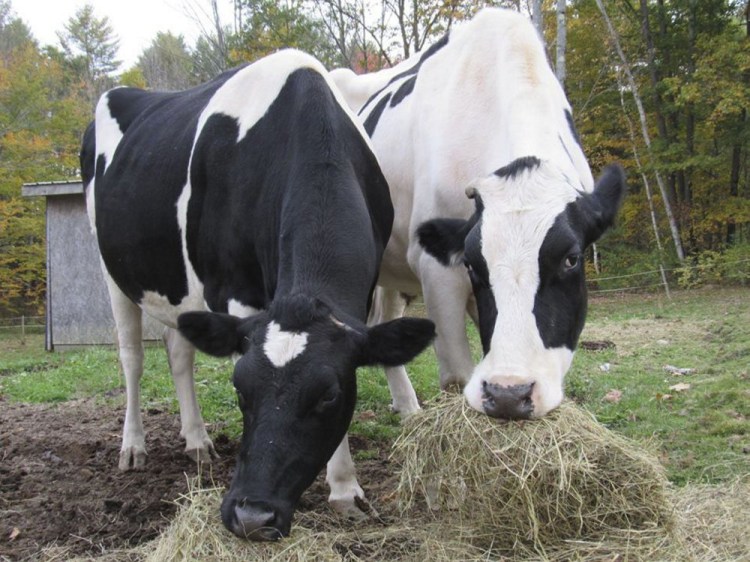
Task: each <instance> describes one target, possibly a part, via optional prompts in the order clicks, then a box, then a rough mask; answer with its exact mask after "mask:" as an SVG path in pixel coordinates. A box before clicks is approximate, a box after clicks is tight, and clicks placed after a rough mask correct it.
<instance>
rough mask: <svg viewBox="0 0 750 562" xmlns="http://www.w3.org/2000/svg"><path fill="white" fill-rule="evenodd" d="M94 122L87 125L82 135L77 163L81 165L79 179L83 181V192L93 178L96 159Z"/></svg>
mask: <svg viewBox="0 0 750 562" xmlns="http://www.w3.org/2000/svg"><path fill="white" fill-rule="evenodd" d="M95 133H96V131H95V127H94V122H93V121H92V122H91V123H89V126H88V127H86V131H85V132H84V133H83V139H82V141H81V152H80V153H79V162H80V165H81V179H82V180H83V189H84V190H85V189H86V187H87V186H88V184H89V182H91V180H92V179H93V178H94V163H95V160H94V159H95V158H96V138H95V136H96V135H95Z"/></svg>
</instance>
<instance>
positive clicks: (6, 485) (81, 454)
mask: <svg viewBox="0 0 750 562" xmlns="http://www.w3.org/2000/svg"><path fill="white" fill-rule="evenodd" d="M123 416H124V411H123V409H121V408H115V407H112V406H107V405H104V404H102V403H101V401H96V400H93V399H87V400H78V401H71V402H65V403H61V404H57V405H48V404H43V405H39V404H33V405H29V404H15V403H10V402H7V401H3V400H2V398H0V561H2V562H5V561H11V560H12V561H16V560H33V559H35V558H37V555H38V554H39V553H40V552H41V550H42V549H43V548H46V547H51V546H57V547H61V548H63V549H64V550H65V552H66V553H67V554H68V555H69V556H74V555H90V556H91V555H96V554H98V553H102V552H107V551H111V550H116V549H121V548H127V547H131V546H134V545H137V544H140V543H142V542H144V541H148V540H150V539H153V538H155V537H156V536H157V535H158V534H159V533H160V532H161V531H162V530H163V529H164V528H165V527H166V526H167V525H168V524H169V520H170V518H171V516H172V515H173V514H174V512H175V511H176V505H175V504H174V501H175V500H176V499H177V498H179V496H180V495H181V494H183V493H185V492H186V491H187V477H188V476H194V475H195V474H196V473H197V468H196V466H195V464H194V463H193V462H192V461H191V460H190V459H189V458H188V457H187V456H186V455H185V454H184V452H183V450H184V441H183V440H182V439H181V438H180V437H179V430H180V427H179V415H177V414H171V413H168V412H165V411H161V410H155V409H151V410H148V411H146V412H144V426H145V429H146V450H147V452H148V457H147V460H146V468H145V470H143V471H139V472H127V473H123V472H120V471H119V470H118V469H117V460H118V455H119V448H120V438H121V431H122V422H123ZM212 438H213V441H214V445H215V447H216V450H217V452H218V453H219V455H220V458H219V459H218V460H217V461H215V462H214V463H213V465H212V466H211V469H210V470H204V471H203V474H202V476H201V480H202V484H203V485H205V486H213V485H220V486H228V485H229V482H230V480H231V475H232V470H233V469H234V465H235V457H236V454H237V448H238V442H236V441H235V440H231V439H229V438H227V436H226V435H225V434H222V433H219V434H212ZM350 439H351V441H350V444H351V447H352V451H353V454H354V455H355V456H356V453H357V451H362V450H368V451H372V450H375V451H377V454H376V455H375V456H376V458H373V459H368V460H365V461H357V462H356V466H357V474H358V478H359V481H360V484H361V485H362V486H363V488H364V489H365V493H366V494H367V496H368V499H369V500H370V501H371V502H372V505H371V506H370V507H371V509H373V508H374V509H375V510H376V511H377V512H379V513H380V514H381V516H383V515H384V511H383V506H384V505H385V506H386V508H385V511H386V512H387V511H389V509H391V510H392V509H395V507H393V506H390V508H389V504H391V503H392V498H393V492H394V490H395V486H396V484H397V480H396V477H395V476H394V472H395V470H394V468H393V467H392V466H390V463H389V461H388V458H387V457H388V451H389V449H388V446H387V444H378V443H375V442H368V441H365V440H364V439H362V438H358V437H350ZM370 454H371V453H370ZM327 497H328V488H327V486H326V484H325V482H324V479H323V475H320V476H319V477H318V479H317V480H316V482H315V483H314V484H313V486H311V488H310V489H309V490H308V491H307V492H305V494H304V495H303V496H302V499H301V501H300V505H299V510H300V512H304V511H316V512H317V511H320V512H326V513H328V514H330V508H328V506H327V501H326V500H327ZM383 502H385V503H383ZM376 517H377V516H376Z"/></svg>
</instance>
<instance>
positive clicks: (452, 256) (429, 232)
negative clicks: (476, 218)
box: [417, 219, 473, 267]
mask: <svg viewBox="0 0 750 562" xmlns="http://www.w3.org/2000/svg"><path fill="white" fill-rule="evenodd" d="M472 226H473V221H472V220H471V219H470V220H463V219H432V220H429V221H426V222H423V223H422V224H421V225H419V228H417V236H418V237H419V245H420V246H422V248H424V251H425V252H427V253H428V254H430V255H431V256H432V257H434V258H435V259H436V260H438V261H439V262H440V263H441V264H443V265H444V266H446V267H455V266H457V265H460V264H461V263H462V262H463V259H464V241H465V240H466V235H467V234H468V233H469V231H470V230H471V227H472Z"/></svg>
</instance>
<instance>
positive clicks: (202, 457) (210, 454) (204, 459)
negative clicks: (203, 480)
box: [185, 440, 219, 464]
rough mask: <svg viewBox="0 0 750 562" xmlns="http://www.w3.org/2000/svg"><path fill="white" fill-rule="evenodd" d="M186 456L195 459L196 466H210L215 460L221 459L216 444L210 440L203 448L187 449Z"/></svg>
mask: <svg viewBox="0 0 750 562" xmlns="http://www.w3.org/2000/svg"><path fill="white" fill-rule="evenodd" d="M185 454H186V455H187V456H189V457H190V458H191V459H193V462H195V463H196V464H203V463H208V464H210V463H211V462H212V461H213V460H214V459H218V458H219V454H218V453H217V452H216V449H214V444H213V443H212V442H211V441H210V440H209V441H208V443H205V444H204V445H203V446H202V447H194V448H192V449H187V448H186V449H185Z"/></svg>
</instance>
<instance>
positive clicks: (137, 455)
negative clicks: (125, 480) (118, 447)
mask: <svg viewBox="0 0 750 562" xmlns="http://www.w3.org/2000/svg"><path fill="white" fill-rule="evenodd" d="M145 466H146V449H144V448H143V447H128V448H127V449H123V450H122V451H120V462H119V463H118V467H119V468H120V470H122V471H123V472H127V471H129V470H143V468H144V467H145Z"/></svg>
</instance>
